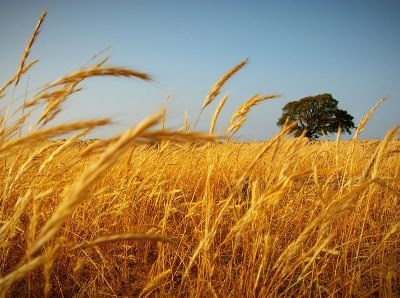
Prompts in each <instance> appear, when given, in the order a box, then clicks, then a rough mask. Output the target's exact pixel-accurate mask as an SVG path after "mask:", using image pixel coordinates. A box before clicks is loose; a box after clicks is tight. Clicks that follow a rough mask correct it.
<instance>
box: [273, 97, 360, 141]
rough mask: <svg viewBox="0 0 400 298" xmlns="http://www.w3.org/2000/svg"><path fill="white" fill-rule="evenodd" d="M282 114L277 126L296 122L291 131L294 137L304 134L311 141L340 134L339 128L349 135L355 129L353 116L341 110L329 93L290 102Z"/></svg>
mask: <svg viewBox="0 0 400 298" xmlns="http://www.w3.org/2000/svg"><path fill="white" fill-rule="evenodd" d="M282 112H283V113H282V116H281V117H280V118H279V120H278V122H277V123H276V124H277V125H278V126H283V125H284V124H285V123H292V122H295V123H296V125H295V126H294V127H293V129H292V130H291V133H293V134H294V136H300V135H302V134H303V133H304V136H305V137H307V138H309V139H318V138H319V137H320V136H323V135H329V134H331V133H335V132H338V130H339V127H340V130H341V132H342V133H343V132H346V133H349V134H350V133H351V129H352V128H355V126H354V123H353V119H354V118H353V116H351V115H350V114H349V113H347V111H345V110H341V109H339V108H338V101H337V100H336V99H334V98H333V97H332V95H331V94H328V93H324V94H319V95H315V96H307V97H304V98H302V99H300V100H297V101H292V102H289V103H288V104H286V105H285V106H284V107H283V109H282Z"/></svg>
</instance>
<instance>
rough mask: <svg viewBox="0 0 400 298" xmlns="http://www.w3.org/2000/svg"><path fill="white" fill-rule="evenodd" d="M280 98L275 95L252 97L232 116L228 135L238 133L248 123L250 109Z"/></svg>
mask: <svg viewBox="0 0 400 298" xmlns="http://www.w3.org/2000/svg"><path fill="white" fill-rule="evenodd" d="M278 97H280V95H276V94H273V95H266V96H260V95H258V94H257V95H255V96H253V97H251V98H250V99H248V100H247V101H246V102H245V103H244V104H242V105H241V106H240V107H239V108H238V109H237V110H236V111H235V113H234V114H233V115H232V117H231V120H230V121H229V124H228V128H227V132H228V133H230V132H233V133H235V132H237V131H238V130H239V129H240V127H242V125H243V124H244V122H245V121H246V116H247V113H248V112H249V111H250V109H251V108H252V107H253V106H255V105H258V104H259V103H261V102H263V101H265V100H268V99H274V98H278Z"/></svg>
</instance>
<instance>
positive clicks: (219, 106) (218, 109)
mask: <svg viewBox="0 0 400 298" xmlns="http://www.w3.org/2000/svg"><path fill="white" fill-rule="evenodd" d="M227 99H228V94H226V95H225V96H224V97H223V98H222V99H221V101H220V102H219V103H218V106H217V108H216V109H215V112H214V115H213V117H212V119H211V123H210V131H209V132H210V134H213V133H214V127H215V123H217V119H218V116H219V114H220V113H221V110H222V107H223V106H224V105H225V102H226V100H227Z"/></svg>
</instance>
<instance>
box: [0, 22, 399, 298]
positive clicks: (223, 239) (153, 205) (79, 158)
mask: <svg viewBox="0 0 400 298" xmlns="http://www.w3.org/2000/svg"><path fill="white" fill-rule="evenodd" d="M44 17H45V15H43V16H42V17H41V19H40V20H39V23H38V26H37V28H36V30H35V32H34V34H33V36H32V39H31V40H30V41H28V44H27V48H26V50H25V52H24V55H23V57H22V58H21V64H20V67H19V68H18V71H17V73H16V75H15V76H14V77H12V79H11V80H10V81H9V82H8V83H6V84H5V85H4V87H2V88H1V89H0V98H1V97H3V98H2V99H1V100H2V102H0V103H1V104H3V106H2V115H3V116H2V118H1V121H0V177H1V179H0V192H1V204H0V293H1V296H6V297H25V296H32V297H42V296H48V297H49V296H51V297H71V296H84V297H87V296H112V297H124V296H125V297H133V296H143V297H146V296H171V297H186V296H197V297H219V296H221V297H226V296H233V297H243V296H246V297H251V296H260V297H274V296H319V297H342V296H345V297H353V296H357V297H358V296H360V297H363V296H366V297H368V296H378V295H379V296H387V297H389V296H400V270H399V268H400V237H399V235H400V204H399V198H400V155H399V152H400V143H399V141H398V138H399V127H395V128H393V129H392V130H390V131H389V132H388V133H387V135H386V137H385V138H384V139H382V140H377V141H362V140H358V139H357V136H358V134H360V133H361V132H362V130H363V129H364V127H365V125H366V123H367V122H368V119H369V117H371V115H372V114H373V111H374V109H375V108H376V107H374V108H373V109H371V111H370V113H368V114H367V115H366V117H365V118H364V119H363V120H362V121H361V123H360V124H359V125H358V128H357V131H356V133H355V138H353V140H349V141H342V140H340V138H339V137H338V138H337V140H336V141H319V142H310V141H308V140H306V139H304V138H295V139H293V138H290V137H287V136H286V133H287V130H288V127H284V128H283V129H282V132H281V133H280V134H278V135H277V136H275V137H274V138H272V139H270V140H266V141H264V142H253V143H237V142H234V141H233V139H232V138H231V136H232V133H234V132H236V131H237V130H238V129H240V127H241V125H242V124H243V123H244V121H245V120H246V115H247V113H248V111H249V110H250V108H252V107H253V106H255V105H256V104H258V103H259V102H261V101H264V100H267V99H271V98H274V97H276V96H275V95H270V96H254V97H252V98H250V100H248V101H247V102H245V103H244V105H243V106H242V107H240V109H238V111H237V113H236V114H235V115H233V117H232V121H231V123H230V125H228V133H227V134H226V135H222V136H215V135H213V134H212V132H213V131H214V129H213V127H214V125H215V122H216V121H217V118H218V113H219V112H220V110H221V109H222V107H223V105H224V104H225V101H226V97H224V98H223V99H222V101H221V102H220V104H219V105H218V106H217V109H216V112H215V114H214V117H213V119H212V121H211V124H210V131H209V132H204V133H201V132H195V131H194V130H190V129H189V126H188V125H185V127H183V128H182V129H181V130H179V131H171V130H168V129H166V128H165V126H164V124H165V113H163V112H161V113H160V114H159V115H155V116H151V117H149V118H147V119H145V120H144V121H143V122H142V123H140V124H138V125H137V126H135V127H133V128H132V129H129V130H127V131H125V132H123V133H122V134H121V135H118V136H115V137H113V138H110V139H107V140H84V141H82V136H84V135H86V134H88V133H89V132H90V131H91V130H92V129H95V128H97V129H101V126H103V125H107V124H108V123H109V120H108V119H101V120H88V121H80V122H76V123H65V124H62V125H52V120H53V119H54V118H55V117H56V116H57V114H58V113H59V112H60V110H61V108H62V107H61V106H62V103H63V102H65V101H66V100H67V99H68V97H69V96H70V95H71V94H73V93H74V92H77V91H78V89H79V84H81V82H82V81H83V80H85V79H86V78H89V77H95V76H126V77H134V78H137V79H142V80H149V79H150V78H149V77H148V76H147V75H146V74H143V73H140V72H137V71H133V70H129V69H124V68H116V67H111V66H107V65H106V64H105V62H106V61H105V60H103V61H100V62H98V63H95V64H94V65H92V66H88V67H86V68H82V69H79V70H77V71H76V72H74V73H71V74H69V75H66V76H65V77H63V78H60V79H58V80H56V81H54V82H52V83H49V84H48V85H46V86H44V87H43V89H41V90H39V91H38V92H37V93H36V94H35V95H34V96H33V97H32V98H28V99H26V100H24V102H22V103H21V105H20V106H19V107H18V108H17V109H16V110H15V111H12V107H13V106H14V105H15V104H13V105H10V104H8V105H7V101H6V102H5V101H4V98H11V99H12V100H13V97H12V95H10V93H11V94H13V93H14V92H9V93H7V91H9V90H10V89H11V90H12V89H13V88H14V90H15V89H16V88H17V87H19V85H18V83H19V81H20V78H21V77H22V76H23V75H24V74H25V73H26V72H27V71H29V68H30V67H31V66H32V65H33V63H27V62H26V59H27V57H28V56H29V52H30V48H31V47H32V45H33V43H34V40H35V38H36V36H37V34H38V32H39V29H40V26H41V23H42V21H43V19H44ZM244 64H246V61H243V62H241V63H239V64H238V65H237V66H235V67H234V68H233V69H232V70H231V71H229V72H227V73H226V74H225V75H224V76H223V77H222V78H221V79H220V80H219V81H218V82H217V83H216V84H215V86H213V87H212V88H211V90H210V92H209V94H208V95H207V96H206V99H205V101H204V104H203V109H205V108H207V107H208V105H209V104H210V103H211V102H212V101H214V100H215V98H217V97H218V95H219V93H220V90H221V88H222V87H223V85H224V83H225V82H226V81H227V80H228V79H229V78H230V77H231V76H233V75H234V74H235V73H236V72H237V71H239V70H240V68H241V67H243V66H244ZM17 106H18V105H17ZM9 110H10V112H9ZM6 111H7V112H6ZM13 112H14V113H13ZM21 112H22V113H21ZM17 114H18V115H21V114H22V116H20V117H16V118H15V117H14V118H13V117H11V116H8V117H7V115H17ZM200 114H201V112H200ZM36 115H39V116H38V117H37V119H36V120H37V125H36V126H34V127H32V128H31V129H30V130H29V131H27V130H26V127H25V125H26V121H27V119H28V118H29V119H31V118H32V117H36ZM199 117H200V115H199ZM65 133H68V137H67V138H66V139H61V137H62V136H64V137H65Z"/></svg>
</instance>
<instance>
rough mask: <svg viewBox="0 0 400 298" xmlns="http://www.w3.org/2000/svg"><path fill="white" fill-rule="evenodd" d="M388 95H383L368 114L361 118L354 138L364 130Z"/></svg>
mask: <svg viewBox="0 0 400 298" xmlns="http://www.w3.org/2000/svg"><path fill="white" fill-rule="evenodd" d="M386 99H388V97H382V98H381V99H379V100H378V101H377V102H376V103H375V104H374V106H373V107H372V108H371V109H370V110H369V111H368V113H367V114H365V115H364V117H363V118H362V119H361V121H360V123H359V124H358V126H357V129H356V132H355V133H354V136H353V140H356V139H357V138H358V136H359V135H360V133H361V132H362V131H363V130H364V128H365V126H366V125H367V123H368V121H369V119H370V118H371V117H372V115H373V114H374V113H375V111H376V109H377V108H378V107H379V106H380V105H381V103H383V102H384V101H385V100H386Z"/></svg>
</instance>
